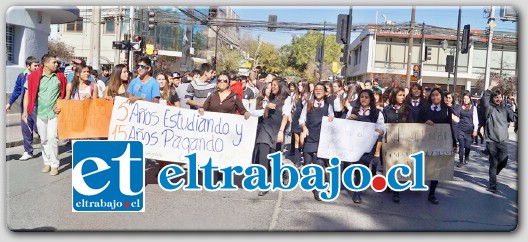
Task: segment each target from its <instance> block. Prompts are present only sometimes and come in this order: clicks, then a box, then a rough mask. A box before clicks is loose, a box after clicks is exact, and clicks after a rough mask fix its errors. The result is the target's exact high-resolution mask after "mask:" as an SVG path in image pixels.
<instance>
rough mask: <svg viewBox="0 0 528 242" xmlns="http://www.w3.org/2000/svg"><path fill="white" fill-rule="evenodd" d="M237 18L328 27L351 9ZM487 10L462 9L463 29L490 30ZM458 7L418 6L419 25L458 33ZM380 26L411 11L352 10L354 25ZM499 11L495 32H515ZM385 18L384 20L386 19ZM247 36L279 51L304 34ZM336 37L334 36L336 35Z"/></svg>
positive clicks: (246, 13) (297, 9) (256, 10)
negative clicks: (454, 30) (325, 24)
mask: <svg viewBox="0 0 528 242" xmlns="http://www.w3.org/2000/svg"><path fill="white" fill-rule="evenodd" d="M232 8H233V10H234V11H235V12H236V13H237V14H238V16H239V17H240V19H241V20H256V21H268V16H269V15H277V21H278V22H298V23H323V22H324V21H327V22H329V23H334V24H335V23H336V22H337V15H338V14H348V13H349V7H348V6H343V7H341V6H332V7H322V6H316V7H305V6H292V7H284V6H278V7H269V6H267V7H254V6H252V7H241V6H240V7H232ZM484 8H485V7H478V6H462V15H461V28H463V27H464V25H466V24H470V25H471V29H481V30H484V29H485V28H486V27H487V18H485V17H484V16H485V14H484V13H483V11H484ZM458 10H459V8H458V6H454V7H448V6H440V7H434V6H422V7H420V6H417V7H416V16H415V22H416V24H422V23H425V24H426V25H433V26H438V27H446V28H453V29H456V28H457V25H458ZM376 12H377V16H378V19H377V22H378V23H381V22H383V21H384V20H385V18H386V19H387V20H391V21H394V22H396V23H403V22H409V21H410V20H411V7H410V6H409V7H404V6H399V7H383V6H372V7H368V6H360V7H357V6H356V7H353V10H352V24H353V25H354V24H375V23H376ZM499 12H500V7H496V8H495V18H496V24H497V25H496V27H495V31H507V32H516V31H517V23H513V22H511V21H508V22H503V21H500V20H498V17H499ZM383 16H385V18H384V17H383ZM241 32H242V34H243V33H244V32H246V33H250V34H251V36H253V37H254V38H255V39H256V38H257V36H258V35H259V34H260V38H261V39H262V40H263V41H266V42H269V43H272V44H273V45H275V46H276V47H280V46H282V45H285V44H289V43H290V41H291V38H292V34H296V35H302V34H304V33H305V32H300V31H291V30H280V29H279V30H276V32H268V31H267V30H265V29H248V28H242V30H241ZM333 34H335V33H333Z"/></svg>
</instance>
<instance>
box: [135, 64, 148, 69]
mask: <svg viewBox="0 0 528 242" xmlns="http://www.w3.org/2000/svg"><path fill="white" fill-rule="evenodd" d="M149 67H150V66H148V65H136V68H141V69H147V68H149Z"/></svg>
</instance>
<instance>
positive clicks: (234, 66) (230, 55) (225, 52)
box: [216, 47, 242, 71]
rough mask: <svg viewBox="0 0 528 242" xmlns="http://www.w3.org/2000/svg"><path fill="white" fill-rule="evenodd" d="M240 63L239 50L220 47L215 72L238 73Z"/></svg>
mask: <svg viewBox="0 0 528 242" xmlns="http://www.w3.org/2000/svg"><path fill="white" fill-rule="evenodd" d="M240 61H242V55H241V54H240V51H239V50H237V49H229V48H227V47H221V48H219V50H218V58H217V64H216V70H217V71H222V70H233V71H238V68H239V67H240Z"/></svg>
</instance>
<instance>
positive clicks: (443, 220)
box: [6, 141, 519, 231]
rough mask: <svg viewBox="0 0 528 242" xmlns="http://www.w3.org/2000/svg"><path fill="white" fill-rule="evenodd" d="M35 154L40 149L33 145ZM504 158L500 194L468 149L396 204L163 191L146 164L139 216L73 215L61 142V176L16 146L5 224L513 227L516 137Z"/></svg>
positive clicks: (369, 197)
mask: <svg viewBox="0 0 528 242" xmlns="http://www.w3.org/2000/svg"><path fill="white" fill-rule="evenodd" d="M35 148H36V150H35V153H37V154H40V146H39V145H35ZM509 148H510V163H509V164H508V167H507V168H506V169H505V170H504V171H503V172H502V173H501V174H500V175H499V178H498V181H499V185H498V189H499V193H497V194H492V193H489V192H487V191H486V185H487V184H488V174H487V173H488V169H487V168H488V165H487V159H485V157H484V156H483V154H482V152H481V149H482V147H481V146H480V145H479V146H473V149H474V150H475V151H473V152H472V154H471V162H470V164H469V165H467V166H464V167H463V168H457V167H455V179H454V181H450V182H441V183H440V185H439V186H438V189H437V198H438V199H439V200H440V204H439V205H433V204H430V203H429V202H427V200H426V197H427V192H410V191H406V192H403V193H402V195H401V203H400V204H394V203H392V201H391V193H390V192H382V193H376V192H374V191H372V190H368V191H366V192H365V193H364V195H363V203H362V204H359V205H358V204H354V203H353V202H352V199H351V194H349V193H348V192H346V191H342V192H341V194H340V196H339V197H338V199H337V200H335V201H333V202H330V203H325V202H317V201H315V200H314V199H313V196H312V193H311V192H304V191H302V190H300V189H297V190H294V191H292V192H272V193H270V194H268V195H267V196H264V197H258V196H257V192H247V191H237V192H205V191H201V192H185V191H175V192H165V191H163V190H162V189H161V188H160V187H159V186H158V184H156V173H157V171H158V166H157V165H156V164H154V163H150V162H149V163H148V164H147V168H146V183H147V185H146V211H145V212H144V213H123V214H116V213H72V212H71V153H70V152H69V151H68V150H67V148H66V147H64V146H61V147H60V159H61V166H60V169H59V171H60V173H59V175H58V176H55V177H51V176H49V175H47V174H42V173H41V172H40V169H41V166H42V161H41V157H38V158H35V159H32V160H28V161H18V160H17V159H18V158H19V157H20V154H21V153H22V152H23V149H22V147H21V146H17V147H12V148H7V149H6V169H7V170H6V171H7V173H6V174H7V186H6V202H7V210H6V211H7V216H6V217H7V225H8V228H10V229H13V230H45V231H71V230H75V231H79V230H105V231H106V230H149V231H150V230H152V231H174V230H185V231H196V230H207V231H211V230H214V231H217V230H222V231H224V230H226V231H233V230H235V231H511V230H514V229H515V228H516V226H517V223H518V214H519V213H518V176H517V175H518V172H517V142H513V141H511V142H509Z"/></svg>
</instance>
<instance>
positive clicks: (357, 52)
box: [354, 46, 361, 65]
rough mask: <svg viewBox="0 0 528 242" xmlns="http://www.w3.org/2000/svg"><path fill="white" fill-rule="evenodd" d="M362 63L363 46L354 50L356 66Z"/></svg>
mask: <svg viewBox="0 0 528 242" xmlns="http://www.w3.org/2000/svg"><path fill="white" fill-rule="evenodd" d="M360 62H361V46H360V47H359V48H357V49H355V50H354V65H358V64H359V63H360Z"/></svg>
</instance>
